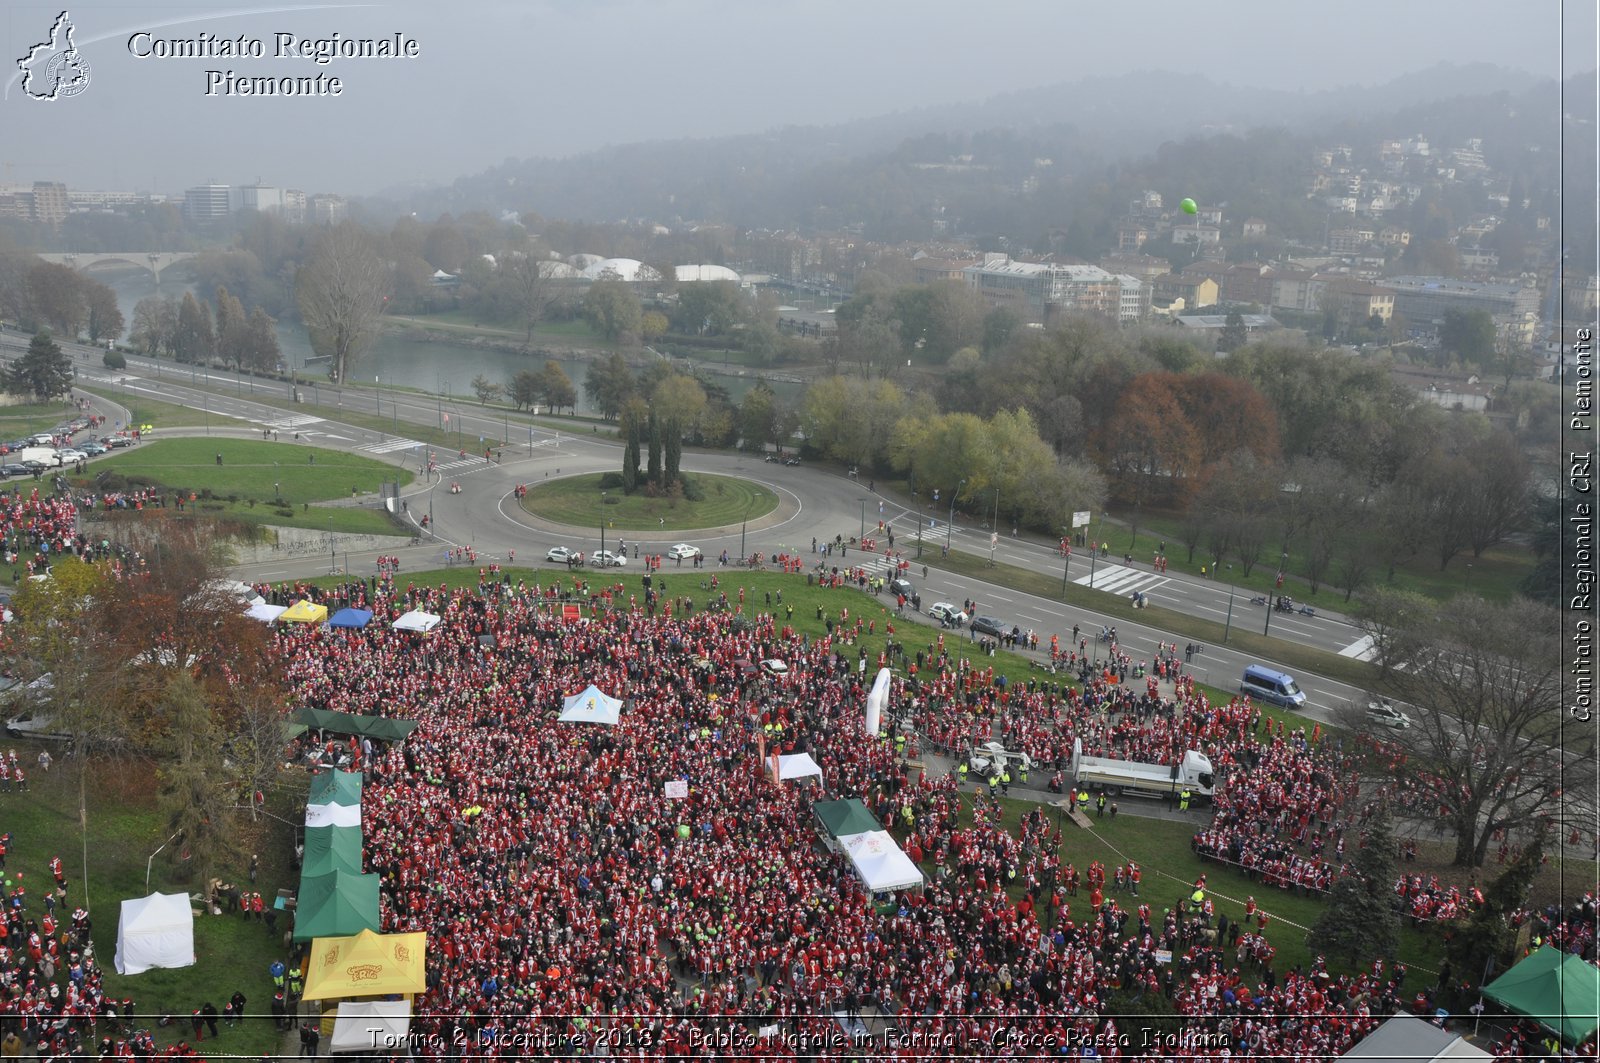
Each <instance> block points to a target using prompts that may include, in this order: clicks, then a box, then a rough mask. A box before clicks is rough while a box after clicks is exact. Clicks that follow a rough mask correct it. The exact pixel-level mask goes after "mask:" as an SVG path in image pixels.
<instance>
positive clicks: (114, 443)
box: [100, 436, 133, 449]
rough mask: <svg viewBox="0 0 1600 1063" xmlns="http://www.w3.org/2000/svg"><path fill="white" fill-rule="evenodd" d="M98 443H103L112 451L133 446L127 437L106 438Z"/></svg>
mask: <svg viewBox="0 0 1600 1063" xmlns="http://www.w3.org/2000/svg"><path fill="white" fill-rule="evenodd" d="M100 442H102V443H104V444H105V445H106V446H108V447H111V448H112V449H116V448H118V447H131V446H133V440H132V439H131V438H130V437H128V436H106V437H105V438H103V439H101V440H100Z"/></svg>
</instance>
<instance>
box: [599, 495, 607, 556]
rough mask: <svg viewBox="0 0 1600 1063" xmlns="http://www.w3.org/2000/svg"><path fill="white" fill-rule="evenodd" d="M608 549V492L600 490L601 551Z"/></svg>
mask: <svg viewBox="0 0 1600 1063" xmlns="http://www.w3.org/2000/svg"><path fill="white" fill-rule="evenodd" d="M605 549H606V493H605V492H604V491H601V492H600V552H601V553H605Z"/></svg>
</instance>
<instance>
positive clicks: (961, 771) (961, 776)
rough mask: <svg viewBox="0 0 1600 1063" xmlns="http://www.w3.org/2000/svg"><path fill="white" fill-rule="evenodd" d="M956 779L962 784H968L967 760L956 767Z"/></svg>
mask: <svg viewBox="0 0 1600 1063" xmlns="http://www.w3.org/2000/svg"><path fill="white" fill-rule="evenodd" d="M956 781H957V782H958V783H959V784H960V785H962V786H965V785H967V762H966V761H962V762H961V764H960V766H959V767H957V768H956Z"/></svg>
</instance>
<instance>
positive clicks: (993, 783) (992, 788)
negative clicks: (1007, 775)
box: [989, 772, 1000, 799]
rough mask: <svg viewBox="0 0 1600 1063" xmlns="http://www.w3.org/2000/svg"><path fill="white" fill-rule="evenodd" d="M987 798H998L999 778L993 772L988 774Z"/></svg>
mask: <svg viewBox="0 0 1600 1063" xmlns="http://www.w3.org/2000/svg"><path fill="white" fill-rule="evenodd" d="M989 796H990V797H993V798H996V799H998V798H999V796H1000V776H999V775H997V774H995V773H994V772H990V773H989Z"/></svg>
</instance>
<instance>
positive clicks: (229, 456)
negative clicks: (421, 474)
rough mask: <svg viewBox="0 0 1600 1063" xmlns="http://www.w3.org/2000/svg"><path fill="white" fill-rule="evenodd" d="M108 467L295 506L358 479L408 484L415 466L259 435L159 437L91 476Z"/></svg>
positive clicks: (362, 485) (369, 483) (365, 485)
mask: <svg viewBox="0 0 1600 1063" xmlns="http://www.w3.org/2000/svg"><path fill="white" fill-rule="evenodd" d="M219 454H220V455H221V456H222V462H221V464H218V463H217V455H219ZM313 459H314V460H313ZM102 472H114V473H117V474H120V475H122V476H126V477H130V478H136V479H140V480H146V481H149V482H152V483H156V484H161V485H163V486H167V487H173V488H182V489H185V490H190V491H195V492H201V493H203V492H207V491H209V492H210V493H211V494H212V495H215V496H217V497H218V498H222V499H227V498H229V497H230V496H237V498H239V499H241V500H242V499H255V500H257V501H258V502H263V503H265V502H274V501H276V500H277V499H279V498H281V499H282V500H283V501H284V502H285V503H287V504H288V505H289V506H291V507H294V508H301V507H303V505H304V504H305V503H307V502H322V501H326V500H328V499H332V498H348V497H350V495H351V488H352V487H354V488H355V489H356V492H357V493H359V494H364V495H365V494H375V493H377V491H378V486H379V484H381V483H386V482H399V483H400V484H401V485H405V484H408V483H410V482H411V478H412V474H411V473H410V472H408V471H406V470H404V469H400V468H397V467H396V466H393V465H390V464H388V463H387V462H382V461H378V460H376V459H374V458H368V457H363V456H360V455H356V454H348V453H343V452H340V451H335V450H323V449H321V448H319V447H308V446H303V445H300V444H295V443H269V442H265V441H263V440H256V439H204V438H201V439H194V438H186V439H160V438H157V439H156V440H155V441H154V442H150V443H141V444H140V445H139V446H137V447H134V448H132V449H129V450H124V451H120V452H118V453H117V454H115V455H112V456H107V457H105V458H101V459H98V460H97V461H95V462H94V464H93V465H92V466H91V467H90V476H89V477H88V478H87V481H86V482H91V483H92V482H93V476H95V475H98V474H100V473H102ZM313 526H317V525H313Z"/></svg>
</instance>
